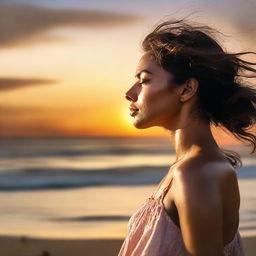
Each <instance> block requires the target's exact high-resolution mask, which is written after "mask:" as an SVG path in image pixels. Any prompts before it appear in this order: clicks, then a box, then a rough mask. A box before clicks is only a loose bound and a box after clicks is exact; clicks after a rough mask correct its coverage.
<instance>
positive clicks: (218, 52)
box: [142, 19, 256, 168]
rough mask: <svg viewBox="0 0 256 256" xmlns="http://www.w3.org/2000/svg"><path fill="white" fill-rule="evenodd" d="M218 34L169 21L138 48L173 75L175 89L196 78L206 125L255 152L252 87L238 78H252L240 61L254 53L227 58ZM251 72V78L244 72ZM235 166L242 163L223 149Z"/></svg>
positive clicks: (255, 97) (254, 90)
mask: <svg viewBox="0 0 256 256" xmlns="http://www.w3.org/2000/svg"><path fill="white" fill-rule="evenodd" d="M216 32H218V31H217V30H215V29H213V28H211V27H209V26H206V25H192V24H191V22H187V21H185V19H179V20H168V21H164V22H162V23H160V24H159V25H157V26H156V27H155V28H154V29H153V31H152V32H150V33H149V34H148V35H147V36H146V37H145V38H144V40H143V41H142V49H143V51H145V52H149V53H150V54H152V55H153V56H154V58H155V60H156V61H157V63H158V64H159V65H160V66H161V67H162V68H164V69H165V70H166V71H168V72H170V73H171V74H173V77H174V83H175V84H176V85H180V84H183V83H184V82H185V81H186V80H187V79H188V78H191V77H193V78H196V79H197V81H198V83H199V86H198V99H199V102H198V115H199V116H200V117H202V118H203V119H204V120H207V121H208V122H209V123H210V124H211V123H213V124H214V125H215V126H219V125H220V126H221V127H222V128H226V129H227V130H226V131H227V132H231V134H233V135H234V136H235V137H236V138H237V139H239V140H241V141H247V142H249V143H250V144H251V145H252V146H253V149H252V152H251V154H252V153H254V152H255V150H256V136H255V134H253V132H249V131H248V130H249V129H251V128H255V126H254V125H255V120H256V110H255V103H256V88H255V87H253V86H252V85H251V84H250V83H249V82H248V81H247V82H246V81H244V79H243V80H242V79H241V78H242V77H244V78H255V77H256V69H254V68H253V67H252V65H256V63H253V62H249V61H245V60H242V59H241V58H239V56H241V55H244V54H250V53H251V54H256V53H255V52H251V51H250V52H239V53H228V52H226V51H224V50H223V48H222V47H221V46H220V44H219V43H218V42H217V40H216V39H214V37H213V34H214V33H216ZM248 71H249V72H252V74H251V75H249V74H246V72H248ZM223 153H224V154H225V157H226V158H227V159H228V160H229V162H230V163H231V164H232V165H233V166H234V167H235V168H237V167H241V166H242V161H241V159H240V156H239V154H238V153H237V152H234V151H231V150H226V149H223Z"/></svg>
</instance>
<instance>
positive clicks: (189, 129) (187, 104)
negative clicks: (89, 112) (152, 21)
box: [125, 52, 240, 256]
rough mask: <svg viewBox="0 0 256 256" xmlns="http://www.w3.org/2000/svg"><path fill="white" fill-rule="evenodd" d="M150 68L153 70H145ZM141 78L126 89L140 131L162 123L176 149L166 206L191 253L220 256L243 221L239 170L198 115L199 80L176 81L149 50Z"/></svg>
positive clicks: (142, 62) (162, 184)
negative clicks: (237, 171)
mask: <svg viewBox="0 0 256 256" xmlns="http://www.w3.org/2000/svg"><path fill="white" fill-rule="evenodd" d="M145 69H146V70H148V71H150V72H151V73H152V74H148V73H145V72H141V73H140V71H142V70H145ZM138 73H140V76H139V77H138V78H137V80H136V82H135V83H134V84H133V85H132V86H131V87H130V88H129V90H128V91H127V92H126V96H125V97H126V99H127V100H129V101H130V105H131V106H133V107H136V108H138V109H139V111H138V112H137V115H135V116H134V117H133V125H134V126H135V127H136V128H138V129H145V128H149V127H153V126H159V127H162V128H163V129H164V131H165V132H166V134H167V137H168V139H169V141H170V143H171V145H172V147H173V148H174V149H175V152H176V161H175V164H174V165H172V166H171V167H170V169H169V171H168V173H167V175H166V176H165V177H164V178H163V180H162V181H161V182H160V184H159V185H158V188H157V190H156V195H155V196H157V194H160V193H161V191H162V190H163V188H164V187H166V186H167V185H168V184H169V182H170V180H171V178H172V177H173V181H172V184H171V189H169V190H168V192H167V193H166V195H165V197H164V199H163V204H164V210H165V211H166V214H168V215H169V217H170V218H171V219H172V220H173V222H174V223H175V224H176V225H177V226H178V228H180V230H181V233H182V237H183V241H184V245H185V248H186V255H194V256H205V255H208V256H220V255H224V254H223V247H224V246H225V245H227V244H228V243H229V242H231V241H232V240H233V238H234V235H235V233H236V231H237V228H238V225H239V206H240V194H239V187H238V181H237V175H236V171H235V170H234V168H233V167H232V165H231V164H230V163H229V161H228V160H227V159H226V158H225V157H224V154H223V152H222V151H221V149H220V148H219V147H218V145H217V143H216V142H215V140H214V138H213V136H212V132H211V129H210V125H209V123H208V122H206V121H205V120H203V119H201V118H200V117H199V116H198V115H197V109H198V108H197V102H198V96H197V89H198V86H199V85H198V81H197V80H196V79H195V78H190V79H188V80H187V81H186V82H185V83H184V84H181V85H178V86H177V85H176V84H174V82H173V80H172V79H173V74H171V73H169V72H167V71H165V70H164V69H163V68H162V67H161V66H159V65H158V64H157V63H156V61H155V60H154V58H153V57H152V55H150V53H149V52H146V53H145V54H144V55H143V56H142V57H141V59H140V61H139V64H138V66H137V70H136V74H138Z"/></svg>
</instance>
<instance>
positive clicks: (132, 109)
mask: <svg viewBox="0 0 256 256" xmlns="http://www.w3.org/2000/svg"><path fill="white" fill-rule="evenodd" d="M129 109H130V110H131V111H137V110H139V109H138V108H134V107H129Z"/></svg>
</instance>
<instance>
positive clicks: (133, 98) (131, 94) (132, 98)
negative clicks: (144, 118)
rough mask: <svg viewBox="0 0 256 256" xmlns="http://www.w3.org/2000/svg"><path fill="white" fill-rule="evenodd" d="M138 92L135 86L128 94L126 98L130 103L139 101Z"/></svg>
mask: <svg viewBox="0 0 256 256" xmlns="http://www.w3.org/2000/svg"><path fill="white" fill-rule="evenodd" d="M137 97H138V95H137V92H136V90H135V86H134V85H133V86H132V87H131V88H130V89H129V90H128V91H127V92H126V93H125V98H126V99H127V100H129V101H136V100H137Z"/></svg>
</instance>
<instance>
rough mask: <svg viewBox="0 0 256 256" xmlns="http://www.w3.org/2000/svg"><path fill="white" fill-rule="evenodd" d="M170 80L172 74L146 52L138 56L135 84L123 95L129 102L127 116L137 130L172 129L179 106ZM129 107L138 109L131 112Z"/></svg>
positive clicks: (175, 91) (177, 95)
mask: <svg viewBox="0 0 256 256" xmlns="http://www.w3.org/2000/svg"><path fill="white" fill-rule="evenodd" d="M172 79H173V76H172V74H170V73H169V72H167V71H165V70H164V69H163V68H162V67H161V66H159V65H158V64H157V62H156V61H155V60H154V58H153V57H152V55H150V54H149V53H145V54H144V55H143V56H142V57H141V59H140V61H139V64H138V66H137V70H136V82H135V83H134V84H133V85H132V86H131V88H130V89H129V90H128V91H127V92H126V95H125V97H126V99H127V100H129V101H130V102H131V104H130V110H131V113H130V115H131V116H133V125H134V126H135V127H136V128H139V129H141V128H148V127H152V126H160V127H165V128H169V129H170V128H172V127H173V128H174V127H175V122H176V120H177V118H178V116H179V113H180V109H181V103H180V102H179V98H180V96H179V94H178V91H177V90H176V89H175V85H174V84H173V82H172ZM176 88H177V87H176ZM132 108H134V109H138V110H137V111H133V110H132Z"/></svg>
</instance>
